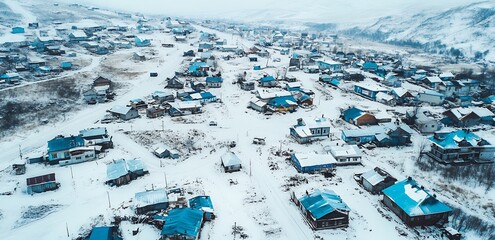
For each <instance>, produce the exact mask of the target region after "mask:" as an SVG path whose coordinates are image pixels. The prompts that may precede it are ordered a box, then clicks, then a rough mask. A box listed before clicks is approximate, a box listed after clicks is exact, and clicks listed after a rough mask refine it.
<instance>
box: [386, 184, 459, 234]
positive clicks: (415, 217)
mask: <svg viewBox="0 0 495 240" xmlns="http://www.w3.org/2000/svg"><path fill="white" fill-rule="evenodd" d="M382 192H383V203H384V204H385V206H387V207H388V208H389V209H390V210H392V212H394V213H395V214H396V215H397V216H398V217H399V218H400V219H401V220H402V221H403V222H404V223H405V224H407V225H409V226H428V225H434V224H437V223H439V222H443V223H445V222H447V221H448V217H449V214H450V213H451V212H452V209H451V208H450V207H449V206H447V205H445V204H444V203H442V202H440V201H439V200H438V199H437V197H436V195H435V194H433V195H432V194H430V192H429V191H427V190H426V189H424V187H422V186H420V185H419V184H418V183H416V181H414V180H413V179H412V178H411V177H409V178H407V179H404V180H402V181H400V182H397V183H395V184H394V185H392V186H390V187H388V188H385V189H383V190H382Z"/></svg>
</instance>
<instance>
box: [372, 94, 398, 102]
mask: <svg viewBox="0 0 495 240" xmlns="http://www.w3.org/2000/svg"><path fill="white" fill-rule="evenodd" d="M376 99H377V100H382V99H383V100H385V101H391V100H393V99H394V97H393V96H392V95H388V94H386V93H384V92H379V93H377V94H376Z"/></svg>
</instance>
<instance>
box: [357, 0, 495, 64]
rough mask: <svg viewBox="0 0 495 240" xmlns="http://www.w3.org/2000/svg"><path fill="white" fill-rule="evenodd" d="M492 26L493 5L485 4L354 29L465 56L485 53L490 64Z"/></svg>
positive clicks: (494, 40)
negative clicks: (443, 47) (444, 48)
mask: <svg viewBox="0 0 495 240" xmlns="http://www.w3.org/2000/svg"><path fill="white" fill-rule="evenodd" d="M494 26H495V2H494V1H485V2H477V3H471V4H467V5H463V6H459V7H454V8H451V9H448V10H444V11H440V12H436V13H417V14H412V15H409V16H408V15H405V16H389V17H383V18H380V19H379V20H378V21H376V22H374V23H373V24H369V25H362V26H358V27H357V29H355V30H356V32H357V33H364V34H367V35H370V36H371V35H372V36H375V37H376V38H381V39H382V40H388V41H394V40H398V41H404V42H408V41H410V42H418V43H421V44H425V43H433V42H437V43H438V44H440V43H441V44H444V45H446V46H447V47H448V48H450V47H454V48H457V49H461V50H462V52H463V53H464V54H465V55H467V56H474V55H475V53H476V52H481V53H486V54H487V55H486V59H489V60H492V61H493V60H495V51H491V50H490V49H493V47H494V46H495V27H494ZM487 50H488V52H486V51H487Z"/></svg>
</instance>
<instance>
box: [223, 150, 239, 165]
mask: <svg viewBox="0 0 495 240" xmlns="http://www.w3.org/2000/svg"><path fill="white" fill-rule="evenodd" d="M220 159H221V160H222V163H223V166H225V167H228V166H237V165H241V160H240V159H239V158H238V157H237V155H235V153H233V152H226V153H225V154H224V155H222V156H221V157H220Z"/></svg>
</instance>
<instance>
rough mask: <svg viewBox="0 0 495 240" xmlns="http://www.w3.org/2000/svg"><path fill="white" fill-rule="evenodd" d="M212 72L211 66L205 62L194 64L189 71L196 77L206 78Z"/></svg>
mask: <svg viewBox="0 0 495 240" xmlns="http://www.w3.org/2000/svg"><path fill="white" fill-rule="evenodd" d="M209 70H210V65H208V63H205V62H193V63H191V65H190V66H189V68H188V69H187V72H188V73H189V74H190V75H192V76H195V77H206V76H208V71H209Z"/></svg>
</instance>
